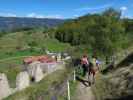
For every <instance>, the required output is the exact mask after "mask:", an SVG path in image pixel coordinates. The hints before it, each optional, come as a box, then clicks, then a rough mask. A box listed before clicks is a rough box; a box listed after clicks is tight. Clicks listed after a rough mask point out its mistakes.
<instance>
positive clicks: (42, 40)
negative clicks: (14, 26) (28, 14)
mask: <svg viewBox="0 0 133 100" xmlns="http://www.w3.org/2000/svg"><path fill="white" fill-rule="evenodd" d="M27 32H28V31H22V32H15V33H9V34H6V35H4V36H3V37H1V38H0V73H5V74H6V75H7V77H8V79H9V83H10V84H11V87H14V86H15V85H14V83H15V80H16V75H17V74H18V73H19V72H20V71H21V65H22V63H23V59H24V58H25V57H26V56H34V55H43V54H45V52H43V51H41V50H40V49H41V48H47V49H48V50H50V51H51V52H62V51H65V50H67V49H68V48H70V45H69V44H65V43H60V42H59V41H58V40H56V39H53V38H49V37H45V34H44V33H43V32H42V31H41V30H36V31H32V32H31V34H27ZM32 41H34V42H35V43H36V44H37V45H35V46H33V47H31V46H29V43H30V42H32ZM18 48H19V49H18ZM23 48H25V49H24V50H23ZM29 48H32V49H29ZM35 48H38V49H35ZM21 49H22V50H21Z"/></svg>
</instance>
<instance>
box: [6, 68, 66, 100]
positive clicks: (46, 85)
mask: <svg viewBox="0 0 133 100" xmlns="http://www.w3.org/2000/svg"><path fill="white" fill-rule="evenodd" d="M67 74H68V73H67V72H66V71H63V70H59V71H56V72H54V73H53V74H51V75H49V76H47V77H45V78H44V79H43V80H42V81H41V82H39V83H34V84H32V85H31V86H30V87H28V88H27V89H25V90H23V91H20V92H18V93H15V94H13V95H11V96H9V97H8V98H6V99H5V100H20V99H23V100H37V99H39V98H43V100H44V99H45V100H50V97H51V95H52V94H53V93H54V91H52V90H51V91H49V89H51V88H52V87H54V86H56V85H58V84H61V82H63V80H64V79H65V78H66V77H67ZM58 98H62V97H58Z"/></svg>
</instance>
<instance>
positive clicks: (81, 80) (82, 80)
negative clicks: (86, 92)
mask: <svg viewBox="0 0 133 100" xmlns="http://www.w3.org/2000/svg"><path fill="white" fill-rule="evenodd" d="M76 80H77V81H79V82H81V83H82V84H83V85H84V86H86V87H89V86H90V83H89V82H88V81H87V80H84V79H82V78H80V77H79V76H76Z"/></svg>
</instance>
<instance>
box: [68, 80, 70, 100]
mask: <svg viewBox="0 0 133 100" xmlns="http://www.w3.org/2000/svg"><path fill="white" fill-rule="evenodd" d="M67 92H68V100H70V84H69V80H67Z"/></svg>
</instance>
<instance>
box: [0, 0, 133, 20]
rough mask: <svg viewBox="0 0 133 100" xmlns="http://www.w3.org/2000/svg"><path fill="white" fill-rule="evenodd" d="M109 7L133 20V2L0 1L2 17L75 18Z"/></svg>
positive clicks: (96, 0) (113, 0) (129, 0)
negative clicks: (120, 11)
mask: <svg viewBox="0 0 133 100" xmlns="http://www.w3.org/2000/svg"><path fill="white" fill-rule="evenodd" d="M109 7H113V8H115V9H118V10H119V9H120V10H122V15H123V17H130V18H133V10H132V9H133V0H0V16H18V17H37V18H75V17H78V16H81V15H84V14H87V13H97V12H98V13H99V12H102V11H104V10H105V9H107V8H109Z"/></svg>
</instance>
